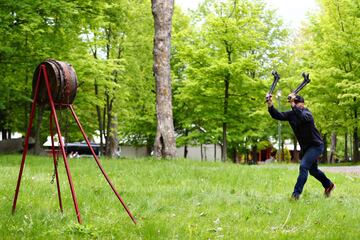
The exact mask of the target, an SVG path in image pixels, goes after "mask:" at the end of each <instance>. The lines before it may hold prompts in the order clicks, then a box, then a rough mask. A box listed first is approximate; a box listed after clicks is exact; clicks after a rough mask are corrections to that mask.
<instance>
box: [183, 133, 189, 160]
mask: <svg viewBox="0 0 360 240" xmlns="http://www.w3.org/2000/svg"><path fill="white" fill-rule="evenodd" d="M185 136H186V137H187V136H189V130H188V129H185ZM188 153H189V151H188V144H187V141H186V142H185V146H184V158H187V155H188Z"/></svg>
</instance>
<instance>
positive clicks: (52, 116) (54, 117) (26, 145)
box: [12, 64, 136, 224]
mask: <svg viewBox="0 0 360 240" xmlns="http://www.w3.org/2000/svg"><path fill="white" fill-rule="evenodd" d="M41 74H43V75H44V79H45V84H46V88H47V93H48V97H49V104H50V108H51V114H50V135H51V150H52V155H53V161H54V168H55V176H56V186H57V192H58V198H59V206H60V211H61V212H63V206H62V201H61V191H60V184H59V175H58V170H57V164H56V162H57V161H56V153H55V147H54V134H53V120H54V121H55V126H56V131H57V134H58V138H59V143H60V150H61V154H62V156H63V159H64V164H65V169H66V174H67V178H68V182H69V185H70V190H71V195H72V199H73V203H74V208H75V212H76V217H77V220H78V222H79V223H80V224H81V223H82V221H81V215H80V211H79V206H78V202H77V199H76V193H75V189H74V184H73V181H72V177H71V173H70V167H69V163H68V160H67V157H66V152H65V148H64V142H63V140H62V135H61V130H60V125H59V120H58V117H57V114H56V109H55V105H61V106H65V107H67V108H69V110H70V111H71V114H72V116H73V118H74V120H75V121H76V123H77V125H78V127H79V129H80V131H81V133H82V135H83V137H84V139H85V141H86V143H87V145H88V147H89V149H90V151H91V154H92V155H93V157H94V159H95V161H96V163H97V165H98V167H99V169H100V171H101V172H102V174H103V175H104V177H105V179H106V181H107V182H108V184H109V185H110V187H111V189H112V190H113V192H114V193H115V195H116V197H117V198H118V199H119V201H120V202H121V204H122V206H123V207H124V209H125V210H126V212H127V214H128V215H129V217H130V218H131V220H132V221H133V222H134V224H136V219H135V218H134V216H133V215H132V214H131V212H130V210H129V209H128V207H127V206H126V204H125V203H124V201H123V199H122V198H121V196H120V195H119V193H118V192H117V191H116V189H115V187H114V185H113V183H112V182H111V181H110V179H109V177H108V175H107V174H106V173H105V170H104V168H103V167H102V165H101V164H100V161H99V159H98V157H97V156H96V154H95V152H94V149H93V148H92V146H91V144H90V141H89V140H88V137H87V136H86V134H85V131H84V129H83V127H82V126H81V123H80V121H79V119H78V117H77V116H76V113H75V111H74V108H73V106H72V105H71V104H56V103H54V101H53V98H52V95H51V88H50V84H49V79H48V74H47V71H46V66H45V65H44V64H43V65H41V66H40V71H39V75H38V78H37V82H36V87H35V94H34V99H33V103H32V106H31V113H30V118H29V126H28V129H27V133H26V137H25V143H24V151H23V155H22V160H21V165H20V170H19V176H18V180H17V184H16V190H15V196H14V201H13V206H12V213H13V214H14V213H15V210H16V202H17V198H18V195H19V190H20V184H21V178H22V173H23V170H24V166H25V160H26V155H27V151H28V148H29V137H30V131H31V127H32V124H33V120H34V115H35V108H36V101H37V97H38V95H39V85H40V79H41V78H40V76H41Z"/></svg>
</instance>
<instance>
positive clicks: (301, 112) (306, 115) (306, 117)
mask: <svg viewBox="0 0 360 240" xmlns="http://www.w3.org/2000/svg"><path fill="white" fill-rule="evenodd" d="M292 110H293V111H294V112H295V115H296V117H298V118H299V119H300V121H302V122H310V121H313V120H314V119H313V116H312V114H311V112H310V111H309V110H307V109H300V108H297V107H296V106H294V107H293V108H292Z"/></svg>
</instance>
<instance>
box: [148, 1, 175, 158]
mask: <svg viewBox="0 0 360 240" xmlns="http://www.w3.org/2000/svg"><path fill="white" fill-rule="evenodd" d="M151 4H152V13H153V16H154V28H155V35H154V75H155V81H156V113H157V130H156V137H155V144H154V152H155V156H157V157H175V154H176V140H175V132H174V123H173V112H172V89H171V78H170V46H171V27H172V15H173V11H174V1H173V0H152V1H151Z"/></svg>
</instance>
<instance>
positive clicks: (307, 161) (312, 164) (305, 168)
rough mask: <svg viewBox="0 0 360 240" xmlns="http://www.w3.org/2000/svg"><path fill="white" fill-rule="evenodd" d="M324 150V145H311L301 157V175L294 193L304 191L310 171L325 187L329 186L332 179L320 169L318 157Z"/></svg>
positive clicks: (297, 193)
mask: <svg viewBox="0 0 360 240" xmlns="http://www.w3.org/2000/svg"><path fill="white" fill-rule="evenodd" d="M323 150H324V145H323V144H322V145H320V146H316V147H310V148H309V149H307V150H306V152H305V154H304V156H303V158H302V159H301V163H300V168H299V176H298V178H297V182H296V184H295V187H294V193H293V194H296V195H300V194H301V193H302V191H303V188H304V185H305V183H306V180H307V177H308V172H309V173H310V175H311V176H313V177H314V178H316V179H317V180H318V181H319V182H321V184H322V185H323V187H324V188H328V187H329V186H330V184H331V181H330V180H329V179H328V178H327V177H326V176H325V174H324V173H323V172H322V171H320V170H319V169H318V163H317V158H318V157H319V156H320V155H321V153H322V152H323Z"/></svg>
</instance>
